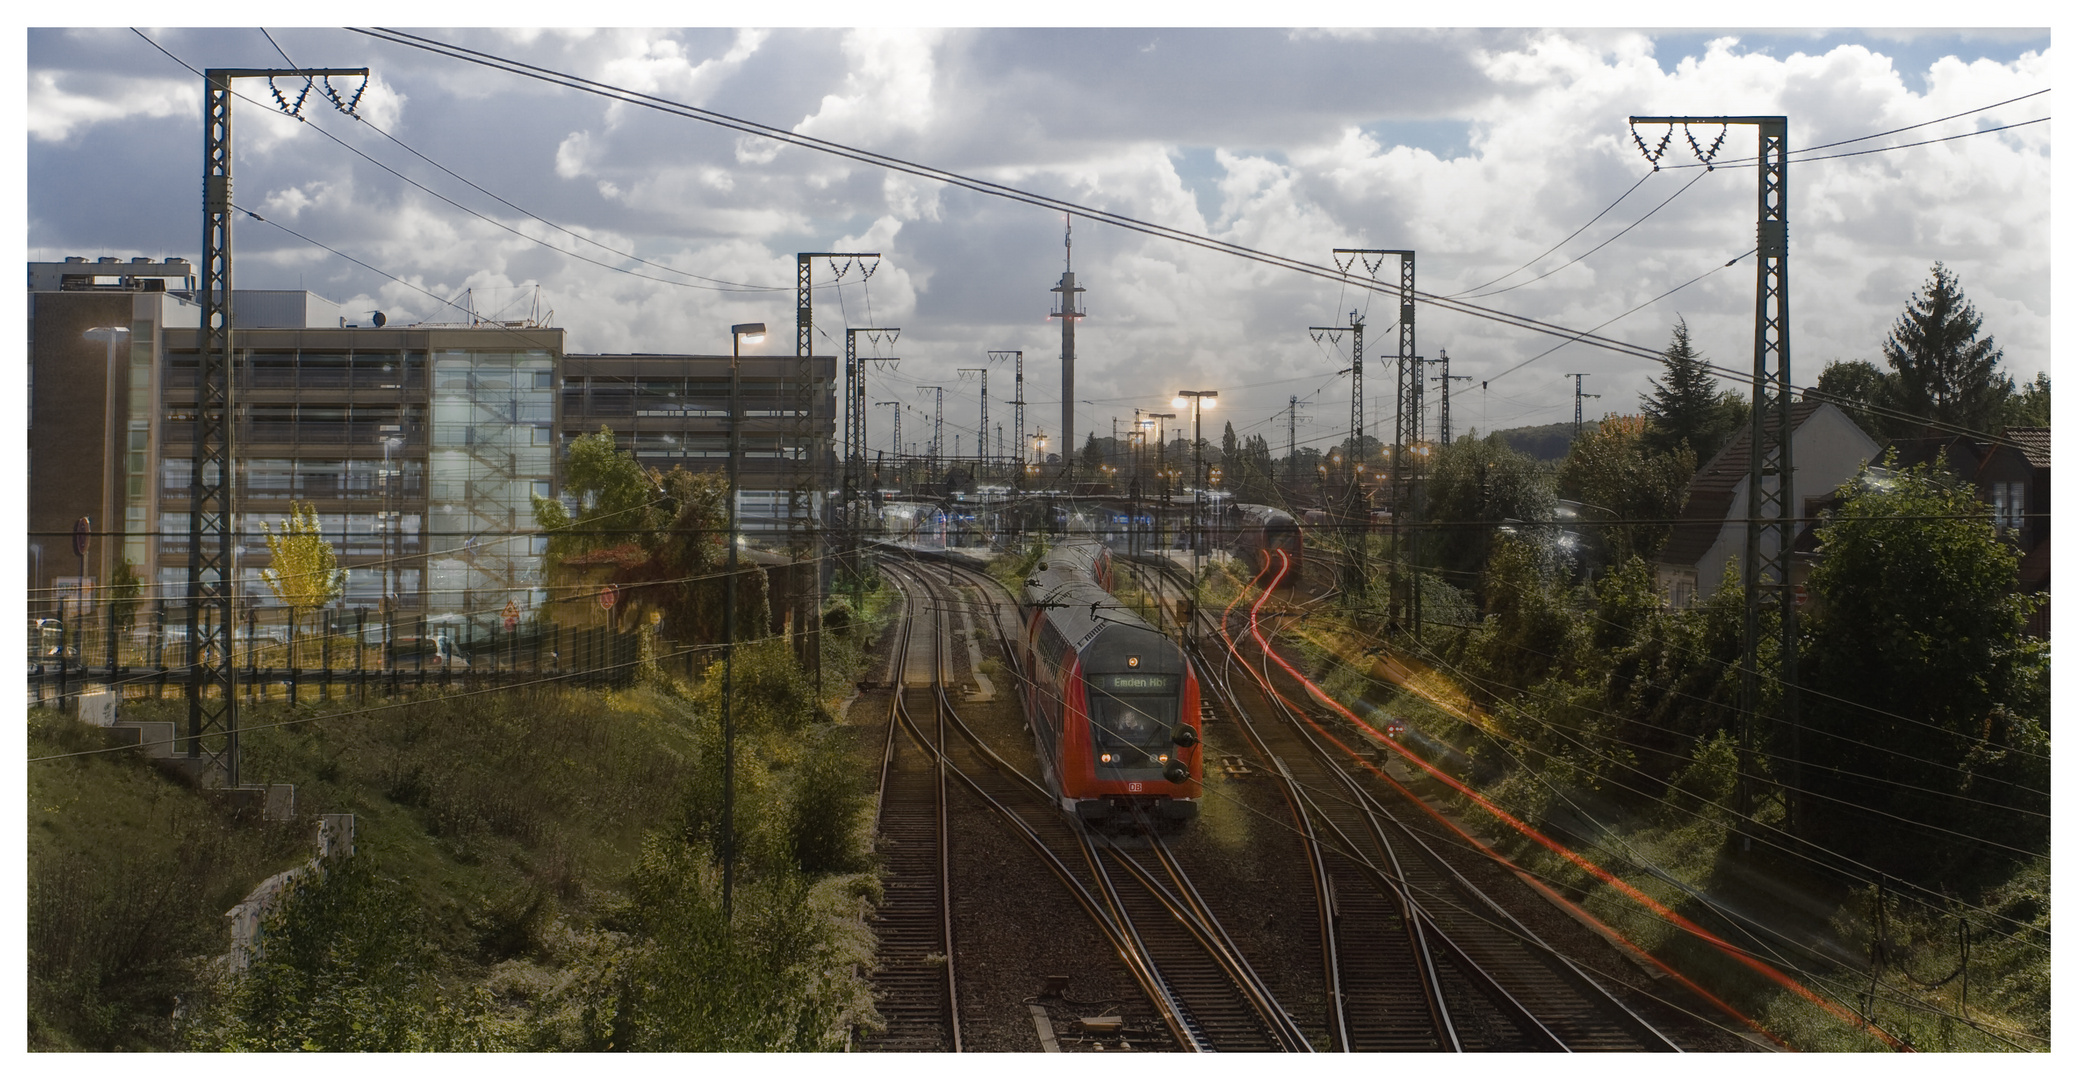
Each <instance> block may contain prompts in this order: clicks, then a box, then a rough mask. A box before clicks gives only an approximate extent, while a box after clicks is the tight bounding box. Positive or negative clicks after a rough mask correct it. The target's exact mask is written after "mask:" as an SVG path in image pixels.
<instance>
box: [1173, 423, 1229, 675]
mask: <svg viewBox="0 0 2078 1080" xmlns="http://www.w3.org/2000/svg"><path fill="white" fill-rule="evenodd" d="M1218 403H1219V391H1217V390H1178V391H1176V400H1174V401H1171V402H1170V403H1169V404H1170V405H1171V406H1172V407H1174V408H1178V409H1182V408H1186V407H1188V408H1189V409H1190V413H1191V625H1190V630H1191V636H1192V637H1196V636H1197V626H1198V575H1199V573H1200V569H1199V561H1200V559H1201V557H1202V556H1203V554H1204V549H1205V539H1204V535H1203V528H1204V521H1203V519H1202V517H1201V516H1200V515H1201V513H1202V506H1203V500H1204V497H1205V484H1204V482H1203V481H1202V480H1201V479H1199V478H1200V476H1201V475H1202V474H1203V472H1204V468H1205V417H1204V412H1205V410H1206V409H1210V408H1212V407H1213V406H1214V405H1217V404H1218Z"/></svg>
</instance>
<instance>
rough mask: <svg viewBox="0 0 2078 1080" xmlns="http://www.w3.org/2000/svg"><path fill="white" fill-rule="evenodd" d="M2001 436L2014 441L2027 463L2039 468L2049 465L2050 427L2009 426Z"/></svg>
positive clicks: (2011, 441)
mask: <svg viewBox="0 0 2078 1080" xmlns="http://www.w3.org/2000/svg"><path fill="white" fill-rule="evenodd" d="M1999 438H2001V439H2004V440H2005V441H2007V442H2009V443H2012V444H2013V445H2014V447H2015V448H2016V449H2018V450H2019V451H2020V452H2021V455H2022V456H2024V457H2026V458H2027V463H2028V464H2029V465H2032V466H2034V467H2035V468H2037V469H2046V468H2048V467H2049V429H2048V428H2046V427H2017V428H2007V429H2006V430H2004V431H2002V432H2000V433H1999Z"/></svg>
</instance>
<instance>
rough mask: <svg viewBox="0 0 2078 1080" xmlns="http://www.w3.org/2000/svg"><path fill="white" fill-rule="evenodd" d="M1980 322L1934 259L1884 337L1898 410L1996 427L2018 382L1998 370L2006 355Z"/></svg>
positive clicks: (1948, 423)
mask: <svg viewBox="0 0 2078 1080" xmlns="http://www.w3.org/2000/svg"><path fill="white" fill-rule="evenodd" d="M1983 325H1984V319H1983V318H1982V317H1981V316H1979V315H1978V314H1977V309H1976V307H1975V306H1974V305H1972V304H1971V303H1970V301H1969V300H1968V299H1967V298H1965V297H1964V296H1963V290H1962V281H1961V279H1959V278H1957V277H1956V275H1955V272H1954V271H1952V270H1950V269H1948V267H1946V266H1944V265H1942V264H1941V263H1938V262H1937V263H1935V264H1934V269H1933V277H1931V278H1929V279H1928V280H1927V283H1926V285H1924V286H1923V287H1922V288H1921V289H1920V290H1919V291H1918V292H1915V293H1913V294H1912V300H1911V302H1910V303H1908V304H1907V305H1906V307H1905V311H1904V313H1903V314H1902V315H1899V316H1898V321H1897V322H1896V323H1895V324H1894V325H1893V326H1892V327H1891V331H1890V336H1889V337H1888V338H1886V339H1884V342H1883V359H1884V360H1885V361H1886V362H1887V363H1889V364H1890V368H1891V378H1892V382H1891V386H1892V389H1893V391H1894V394H1895V401H1896V405H1897V408H1898V409H1900V410H1901V411H1904V412H1907V413H1910V414H1912V415H1914V416H1917V417H1925V418H1926V419H1925V421H1924V422H1926V423H1931V424H1937V425H1940V426H1942V427H1947V428H1964V429H1968V430H1972V431H1991V430H1992V429H1994V428H1996V427H1997V426H1998V425H1999V422H2000V420H2001V419H2002V418H2003V417H2004V415H2005V411H2006V403H2007V400H2008V399H2009V398H2011V397H2012V396H2013V379H2012V377H2011V376H2008V375H2005V374H2003V373H2001V372H2000V371H1999V370H1998V368H1999V360H2000V358H2001V357H2002V356H2003V355H2004V352H2003V351H2002V350H2001V349H1999V347H1998V346H1997V345H1996V344H1995V343H1994V341H1993V339H1992V337H1991V335H1989V334H1987V335H1985V336H1984V337H1982V338H1979V337H1978V336H1977V335H1978V331H1979V330H1981V329H1982V328H1983ZM2045 390H2046V387H2045Z"/></svg>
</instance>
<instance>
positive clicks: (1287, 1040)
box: [919, 568, 1313, 1052]
mask: <svg viewBox="0 0 2078 1080" xmlns="http://www.w3.org/2000/svg"><path fill="white" fill-rule="evenodd" d="M948 570H949V575H948V576H950V577H958V576H961V575H965V576H967V577H970V578H973V579H974V580H977V581H981V582H984V583H986V585H985V587H986V586H993V587H997V588H1000V587H1001V586H1000V585H998V584H997V583H996V582H994V581H993V580H992V579H988V578H986V577H984V576H981V575H976V574H974V573H973V572H972V571H966V570H961V569H958V568H948ZM919 576H920V577H924V578H926V579H927V580H928V578H929V575H927V574H924V573H922V572H919ZM934 584H935V583H934ZM947 587H951V586H950V585H949V584H948V586H947ZM981 595H983V596H986V595H987V594H986V592H985V591H983V592H982V594H981ZM961 602H963V601H960V600H958V599H953V600H950V601H948V604H957V603H961ZM990 608H991V609H992V612H993V613H994V614H993V615H992V619H993V621H994V622H995V625H996V627H997V629H998V633H999V637H998V640H999V642H1001V641H1004V639H1003V638H1002V637H1001V630H1002V622H1001V617H1000V615H1001V610H1002V609H1001V606H1000V605H998V604H993V603H991V604H990ZM1005 644H1006V646H1007V642H1005ZM947 708H948V710H949V712H950V714H951V716H952V718H953V720H954V721H955V723H956V725H957V726H958V728H959V730H960V733H961V735H962V737H963V738H964V739H965V740H966V741H967V742H968V743H969V744H970V745H972V746H973V747H974V749H975V750H976V751H977V752H979V753H980V754H981V755H982V756H983V757H984V759H985V760H987V761H988V762H989V763H990V764H991V766H992V767H993V768H995V769H996V770H997V771H998V772H1000V773H1002V774H1003V775H1005V776H1007V777H1010V778H1012V779H1014V780H1015V781H1017V782H1018V783H1019V784H1020V785H1021V786H1022V787H1023V788H1025V789H1026V790H1027V791H1028V792H1030V793H1031V794H1033V795H1034V796H1035V797H1036V798H1039V799H1041V800H1044V801H1045V802H1046V803H1047V804H1048V806H1049V807H1051V806H1053V798H1052V794H1051V792H1049V791H1047V789H1046V788H1045V786H1044V785H1042V784H1040V783H1039V782H1038V781H1036V780H1034V779H1033V778H1031V777H1030V776H1028V775H1026V774H1024V773H1023V772H1021V771H1019V770H1018V769H1016V768H1015V767H1014V766H1012V765H1011V764H1010V763H1009V762H1007V761H1005V760H1004V759H1003V758H1002V757H1001V756H1000V755H999V754H997V753H996V752H995V751H994V750H993V749H992V748H990V747H989V746H987V745H986V743H985V742H983V740H982V739H981V738H980V737H979V735H978V734H977V733H976V732H974V731H973V730H972V728H970V727H969V726H967V725H966V723H965V722H964V720H961V719H960V717H959V713H958V710H957V709H953V708H951V705H950V702H949V701H948V703H947ZM1074 831H1075V834H1076V836H1077V837H1078V839H1079V841H1080V842H1081V844H1082V847H1083V851H1084V858H1085V860H1086V861H1087V862H1089V864H1090V866H1091V870H1092V873H1093V874H1095V875H1096V878H1097V881H1098V884H1099V887H1100V889H1102V890H1103V891H1104V892H1105V894H1106V896H1107V898H1109V899H1110V900H1111V901H1112V902H1113V904H1114V910H1115V911H1118V912H1119V913H1120V920H1121V923H1122V924H1123V925H1124V926H1126V927H1128V928H1129V929H1130V930H1131V931H1132V933H1133V934H1134V936H1135V939H1136V940H1137V941H1139V942H1140V944H1141V945H1142V946H1143V947H1145V946H1146V945H1147V939H1146V936H1145V934H1143V933H1142V932H1141V929H1140V927H1139V926H1138V924H1137V923H1135V921H1134V920H1133V919H1132V918H1131V916H1130V915H1128V914H1126V905H1127V903H1128V902H1129V901H1128V899H1127V898H1126V896H1125V895H1124V894H1123V893H1121V892H1120V891H1119V890H1118V888H1117V886H1116V884H1115V883H1114V882H1113V881H1112V879H1111V877H1110V875H1109V874H1108V873H1106V872H1105V871H1104V869H1103V861H1102V859H1101V857H1100V856H1099V854H1098V845H1097V844H1096V843H1095V842H1094V841H1093V840H1092V838H1091V836H1090V834H1089V832H1088V831H1087V830H1086V829H1083V828H1080V827H1079V826H1078V827H1077V828H1076V829H1075V830H1074ZM1150 835H1152V832H1151V831H1150ZM1110 854H1111V855H1112V857H1113V859H1114V860H1115V861H1118V862H1119V863H1120V865H1121V866H1122V867H1123V868H1125V869H1126V870H1127V872H1128V874H1130V875H1131V876H1133V877H1134V878H1135V880H1136V881H1137V882H1138V883H1139V884H1140V886H1141V888H1142V889H1144V890H1145V891H1146V894H1147V895H1148V896H1149V897H1151V898H1152V899H1153V900H1154V902H1155V903H1156V904H1157V905H1158V906H1159V907H1160V908H1161V909H1162V911H1163V912H1164V913H1165V914H1166V915H1167V917H1168V919H1169V920H1170V921H1173V922H1174V923H1175V924H1176V925H1177V926H1179V927H1180V928H1181V929H1182V930H1183V931H1184V932H1185V934H1186V935H1187V936H1188V937H1189V938H1191V939H1192V940H1194V941H1195V943H1196V945H1197V948H1198V949H1199V950H1202V951H1203V953H1204V955H1205V957H1206V958H1207V959H1209V960H1210V961H1211V964H1212V966H1213V967H1214V968H1215V969H1216V970H1217V971H1218V973H1219V975H1220V977H1221V979H1222V980H1223V981H1224V982H1225V983H1226V984H1228V985H1229V988H1230V989H1231V990H1232V991H1234V992H1237V993H1238V995H1239V997H1240V998H1241V1000H1242V1001H1243V1002H1245V1003H1246V1005H1247V1007H1248V1009H1249V1010H1250V1011H1251V1012H1252V1013H1253V1014H1254V1016H1255V1020H1256V1022H1257V1023H1258V1024H1259V1025H1260V1034H1261V1035H1263V1036H1265V1037H1266V1039H1267V1041H1268V1042H1269V1043H1270V1044H1272V1047H1273V1048H1279V1049H1284V1050H1286V1051H1292V1052H1306V1051H1311V1050H1312V1049H1313V1046H1312V1043H1311V1042H1310V1041H1309V1040H1308V1039H1307V1038H1306V1036H1305V1033H1304V1031H1303V1030H1300V1029H1299V1028H1298V1026H1297V1024H1296V1023H1294V1022H1293V1021H1292V1019H1291V1017H1290V1015H1289V1014H1288V1013H1287V1012H1286V1011H1285V1010H1284V1008H1283V1007H1282V1006H1281V1005H1279V1004H1278V1003H1277V1001H1276V997H1275V995H1274V993H1272V992H1271V990H1270V988H1269V987H1268V985H1267V984H1266V983H1264V982H1263V981H1262V979H1261V978H1260V977H1259V976H1258V975H1256V973H1255V972H1254V970H1253V969H1252V968H1251V967H1250V966H1249V965H1248V963H1247V961H1246V959H1245V957H1244V956H1243V954H1242V952H1241V949H1240V947H1239V946H1238V945H1237V944H1236V943H1235V942H1234V941H1233V939H1232V938H1231V937H1230V936H1228V935H1227V934H1226V931H1225V930H1224V928H1222V927H1220V926H1219V924H1218V921H1217V919H1215V918H1212V917H1211V913H1210V909H1209V907H1206V906H1204V905H1203V904H1202V898H1200V903H1199V904H1198V905H1197V906H1195V907H1194V906H1193V905H1192V904H1191V903H1189V902H1187V901H1185V900H1181V899H1179V898H1178V897H1177V896H1175V895H1172V894H1171V893H1170V892H1169V891H1168V890H1167V889H1165V888H1164V887H1163V886H1162V885H1161V883H1160V882H1159V881H1158V880H1156V879H1155V878H1154V877H1153V876H1152V875H1151V874H1149V873H1147V872H1146V871H1145V869H1144V868H1142V867H1140V866H1139V865H1138V863H1137V862H1134V861H1133V860H1132V859H1130V858H1129V857H1126V856H1124V855H1123V854H1122V853H1121V852H1119V851H1117V850H1115V849H1111V850H1110ZM1175 876H1176V879H1177V880H1178V883H1179V888H1180V889H1181V890H1183V891H1184V892H1187V893H1189V894H1190V895H1192V896H1195V894H1196V890H1195V887H1193V886H1190V885H1189V879H1188V877H1187V876H1184V875H1183V874H1182V871H1181V868H1180V867H1178V868H1177V869H1176V874H1175ZM1153 966H1154V970H1155V971H1156V973H1157V975H1158V976H1159V977H1160V978H1161V980H1162V984H1163V985H1164V986H1165V987H1167V988H1168V989H1169V990H1170V992H1171V993H1172V994H1173V993H1177V991H1176V983H1175V982H1174V981H1173V980H1172V979H1171V978H1170V976H1169V975H1167V974H1164V973H1162V972H1161V970H1160V967H1159V965H1153ZM1200 978H1203V976H1194V977H1193V979H1194V981H1193V985H1194V986H1196V980H1197V979H1200ZM1206 989H1207V991H1208V992H1216V991H1211V989H1210V987H1209V986H1208V987H1207V988H1206ZM1179 1009H1181V1010H1182V1012H1181V1018H1182V1019H1183V1020H1184V1022H1185V1024H1186V1026H1188V1027H1190V1028H1192V1030H1193V1033H1194V1034H1196V1035H1198V1036H1199V1037H1201V1038H1210V1036H1211V1034H1212V1032H1210V1031H1209V1030H1208V1028H1209V1022H1207V1021H1206V1020H1205V1019H1204V1018H1202V1017H1200V1016H1198V1015H1197V1011H1196V1010H1192V1009H1189V1008H1188V1007H1187V1006H1185V1005H1183V1004H1182V1003H1181V1002H1180V1001H1179ZM1244 1038H1245V1036H1244ZM1208 1048H1209V1047H1208Z"/></svg>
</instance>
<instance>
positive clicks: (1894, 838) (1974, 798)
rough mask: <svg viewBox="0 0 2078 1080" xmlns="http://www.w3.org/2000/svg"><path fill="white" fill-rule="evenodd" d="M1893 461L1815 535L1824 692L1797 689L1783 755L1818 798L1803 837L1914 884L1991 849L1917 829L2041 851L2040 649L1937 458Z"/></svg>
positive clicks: (1995, 548)
mask: <svg viewBox="0 0 2078 1080" xmlns="http://www.w3.org/2000/svg"><path fill="white" fill-rule="evenodd" d="M1894 462H1895V458H1894V457H1886V458H1885V460H1884V462H1883V464H1882V466H1881V471H1878V470H1870V471H1869V472H1867V473H1865V474H1864V476H1863V477H1862V479H1861V480H1860V482H1859V483H1858V484H1857V486H1856V488H1855V490H1854V491H1853V493H1852V494H1850V495H1849V496H1848V498H1847V499H1846V500H1845V502H1844V503H1843V504H1842V505H1841V507H1840V509H1839V510H1838V511H1837V512H1836V513H1834V514H1833V515H1832V516H1831V519H1830V520H1829V522H1828V523H1827V524H1825V525H1824V526H1822V527H1821V528H1820V529H1819V531H1818V537H1819V543H1820V551H1821V552H1822V553H1823V558H1822V559H1821V561H1820V562H1819V563H1818V565H1817V567H1816V568H1815V569H1814V570H1813V571H1812V573H1811V582H1810V584H1811V589H1812V593H1813V596H1814V599H1815V601H1816V607H1817V611H1816V613H1815V615H1814V616H1813V618H1812V619H1811V620H1810V629H1809V634H1808V636H1807V638H1806V665H1805V667H1804V668H1803V682H1804V683H1805V685H1807V686H1811V687H1814V688H1817V689H1819V690H1821V691H1823V693H1822V694H1810V695H1806V696H1805V697H1804V698H1803V712H1804V714H1805V723H1804V725H1803V731H1804V742H1803V745H1802V747H1801V749H1800V751H1799V752H1797V753H1796V754H1795V755H1794V756H1796V757H1798V758H1800V759H1802V760H1803V761H1806V762H1809V763H1810V764H1809V765H1808V766H1807V771H1806V774H1805V776H1804V777H1803V783H1802V786H1803V787H1804V788H1806V789H1808V790H1809V791H1811V792H1813V793H1814V794H1815V795H1818V796H1820V797H1821V798H1820V799H1817V800H1813V801H1812V802H1811V804H1810V805H1809V807H1808V809H1807V811H1806V813H1804V814H1803V815H1802V819H1803V821H1804V823H1805V826H1806V827H1807V829H1808V830H1809V831H1810V832H1811V833H1812V834H1813V836H1814V838H1816V839H1819V840H1820V841H1821V842H1823V843H1826V844H1828V845H1829V846H1832V847H1835V848H1836V849H1838V850H1841V851H1845V852H1847V853H1849V854H1851V855H1854V856H1855V857H1857V858H1860V859H1863V860H1865V861H1869V862H1872V863H1874V864H1875V865H1878V866H1881V867H1883V868H1885V869H1887V870H1890V871H1892V872H1896V873H1910V874H1911V875H1912V876H1913V877H1914V878H1915V879H1917V880H1928V879H1929V872H1930V871H1932V870H1937V869H1938V868H1939V866H1940V865H1941V864H1942V863H1943V862H1944V861H1946V860H1952V859H1960V858H1965V857H1969V856H1972V855H1976V856H1985V857H1996V853H1995V852H1994V851H1992V849H1988V848H1985V847H1983V846H1982V845H1978V844H1973V843H1970V842H1969V841H1968V840H1964V839H1961V838H1958V837H1955V836H1953V835H1951V834H1949V833H1946V832H1941V831H1938V830H1937V829H1930V828H1927V827H1926V826H1929V825H1931V826H1937V827H1938V829H1944V830H1945V829H1952V830H1956V831H1958V832H1963V833H1967V834H1969V835H1971V836H1976V837H1982V838H1984V839H1990V840H1996V841H1997V842H1998V843H2001V844H2007V845H2012V846H2016V847H2023V848H2036V847H2041V849H2042V850H2044V851H2046V846H2044V845H2046V843H2047V833H2046V828H2047V817H2046V814H2047V810H2048V806H2047V796H2046V794H2043V793H2045V792H2046V791H2047V790H2048V785H2047V781H2048V773H2047V766H2048V740H2047V735H2046V733H2045V728H2044V725H2045V724H2046V722H2047V719H2048V715H2047V698H2046V696H2045V695H2044V694H2043V692H2042V687H2043V686H2045V685H2046V684H2042V683H2040V679H2041V677H2042V674H2043V669H2044V668H2045V666H2046V650H2043V649H2041V648H2039V647H2038V646H2036V645H2033V644H2030V643H2028V642H2025V641H2024V640H2023V639H2022V637H2021V633H2020V628H2021V623H2022V620H2023V618H2024V617H2025V615H2026V613H2027V611H2028V610H2029V609H2030V608H2031V606H2032V604H2033V602H2034V601H2032V600H2031V599H2029V598H2026V597H2022V596H2018V595H2015V594H2014V593H2013V591H2012V589H2013V586H2014V582H2015V579H2016V573H2015V568H2016V564H2017V555H2016V554H2015V552H2014V551H2013V549H2012V548H2011V547H2010V546H2008V545H2006V544H2003V543H2001V542H2000V541H1999V539H1998V537H1997V535H1996V534H1995V533H1994V531H1993V529H1992V524H1991V521H1990V518H1989V516H1988V514H1987V512H1986V510H1985V508H1984V506H1983V505H1982V504H1981V503H1979V502H1978V501H1977V499H1976V497H1975V496H1974V494H1973V493H1972V492H1971V491H1970V490H1969V489H1968V488H1967V487H1965V486H1963V485H1961V484H1959V483H1958V482H1957V481H1956V480H1955V479H1954V478H1953V477H1951V476H1950V475H1949V474H1948V471H1947V464H1946V462H1945V461H1940V460H1937V461H1933V462H1928V463H1924V464H1921V465H1918V466H1915V467H1913V468H1911V469H1909V470H1902V471H1899V470H1896V469H1895V464H1894ZM1957 796H1962V797H1964V798H1966V799H1968V800H1971V801H1969V802H1964V801H1960V800H1959V799H1957V798H1956V797H1957ZM2030 810H2034V811H2039V812H2040V813H2041V814H2042V815H2043V816H2041V817H2035V816H2031V814H2030V813H2028V811H2030Z"/></svg>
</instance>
